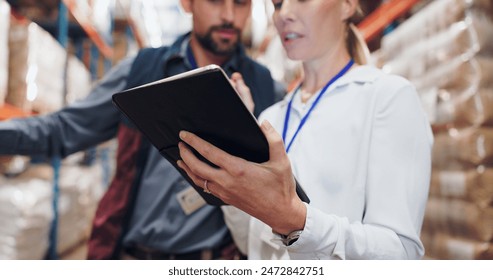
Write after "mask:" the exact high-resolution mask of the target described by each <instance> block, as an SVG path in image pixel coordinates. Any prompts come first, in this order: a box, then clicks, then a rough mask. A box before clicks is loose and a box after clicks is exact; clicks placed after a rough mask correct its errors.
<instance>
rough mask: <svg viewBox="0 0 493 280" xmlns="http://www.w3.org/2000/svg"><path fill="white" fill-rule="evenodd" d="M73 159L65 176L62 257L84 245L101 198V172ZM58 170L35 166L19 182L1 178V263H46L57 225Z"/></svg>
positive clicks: (62, 186)
mask: <svg viewBox="0 0 493 280" xmlns="http://www.w3.org/2000/svg"><path fill="white" fill-rule="evenodd" d="M77 156H80V155H76V156H72V158H69V159H66V160H65V161H64V164H63V165H62V168H61V170H60V178H59V187H60V197H59V201H58V217H59V218H58V219H59V220H58V238H57V251H58V253H59V254H62V253H64V252H67V251H68V250H69V249H72V248H74V247H76V246H77V245H78V244H80V243H81V242H84V241H85V240H86V239H87V237H88V233H89V230H90V225H91V223H92V219H93V216H94V212H95V209H96V206H97V202H98V201H99V198H100V197H101V195H102V191H103V187H102V185H101V183H102V180H101V174H100V173H101V168H100V166H98V165H93V166H89V167H81V166H79V165H78V164H74V162H73V158H74V157H77ZM52 199H53V169H52V168H51V166H50V165H46V164H37V165H32V166H30V167H29V168H28V170H27V171H25V172H23V173H22V174H21V175H19V176H17V177H15V178H6V177H4V176H1V175H0V223H1V224H2V227H0V259H17V260H20V259H43V258H44V257H45V255H46V253H47V249H48V246H49V242H50V241H49V232H50V227H51V223H52V220H53V216H54V214H53V206H52Z"/></svg>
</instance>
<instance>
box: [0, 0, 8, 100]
mask: <svg viewBox="0 0 493 280" xmlns="http://www.w3.org/2000/svg"><path fill="white" fill-rule="evenodd" d="M9 22H10V6H9V5H8V4H7V2H5V0H0V107H2V105H3V103H4V101H5V96H6V95H7V78H8V73H9V71H8V66H9V64H8V62H9V48H8V43H7V42H8V34H9Z"/></svg>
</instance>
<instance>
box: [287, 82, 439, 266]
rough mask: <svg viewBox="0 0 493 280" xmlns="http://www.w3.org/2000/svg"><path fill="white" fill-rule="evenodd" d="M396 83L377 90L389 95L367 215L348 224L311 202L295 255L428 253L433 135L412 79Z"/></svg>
mask: <svg viewBox="0 0 493 280" xmlns="http://www.w3.org/2000/svg"><path fill="white" fill-rule="evenodd" d="M394 82H395V81H394ZM395 84H396V83H394V85H395ZM397 84H398V85H400V87H394V88H396V90H391V89H390V90H389V86H388V85H387V88H385V87H384V88H377V90H381V91H386V93H385V94H381V95H379V97H377V103H376V104H377V105H376V110H375V112H376V113H375V116H374V120H373V123H372V126H373V127H372V133H371V137H370V141H371V142H370V150H369V162H368V178H367V183H366V184H367V185H366V194H365V196H366V197H365V211H364V214H363V219H362V220H361V221H356V222H350V221H349V220H348V219H347V218H345V217H340V216H336V215H333V214H328V213H324V212H322V211H320V210H318V209H316V208H315V207H313V206H311V205H307V217H306V224H305V228H304V231H303V233H302V235H301V237H300V238H299V239H298V241H296V242H295V243H294V244H292V245H291V246H289V247H287V249H288V252H289V254H290V257H291V258H292V259H419V258H421V257H422V256H423V255H424V248H423V245H422V243H421V241H420V238H419V235H420V231H421V226H422V221H423V217H424V211H425V206H426V200H427V196H428V188H429V182H430V173H431V147H432V144H433V136H432V132H431V129H430V125H429V122H428V121H427V119H426V116H425V114H424V112H423V110H422V108H421V104H420V101H419V98H418V96H417V93H416V90H415V89H414V87H413V86H412V85H410V84H409V83H408V82H404V85H403V83H402V82H399V81H398V83H397ZM390 88H391V87H390ZM389 91H390V92H389ZM348 203H350V202H349V201H348Z"/></svg>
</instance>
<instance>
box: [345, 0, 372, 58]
mask: <svg viewBox="0 0 493 280" xmlns="http://www.w3.org/2000/svg"><path fill="white" fill-rule="evenodd" d="M361 18H363V11H362V10H361V7H360V6H359V4H358V7H357V8H356V12H355V13H354V14H353V15H352V16H351V17H350V18H349V19H348V20H347V24H348V25H347V38H346V47H347V49H348V51H349V55H350V56H351V57H352V58H353V59H354V61H355V62H356V63H358V64H367V63H368V61H369V59H370V50H369V49H368V45H367V44H366V42H365V39H364V38H363V36H362V35H361V33H360V32H359V30H358V28H357V27H356V25H354V22H357V21H358V20H360V19H361Z"/></svg>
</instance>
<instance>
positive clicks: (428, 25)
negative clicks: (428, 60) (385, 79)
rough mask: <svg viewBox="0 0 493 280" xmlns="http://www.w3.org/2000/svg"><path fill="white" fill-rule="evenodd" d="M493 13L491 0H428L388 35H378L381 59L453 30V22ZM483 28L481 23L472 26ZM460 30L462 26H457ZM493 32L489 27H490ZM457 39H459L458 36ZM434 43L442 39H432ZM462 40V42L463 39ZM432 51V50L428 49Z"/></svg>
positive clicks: (389, 57)
mask: <svg viewBox="0 0 493 280" xmlns="http://www.w3.org/2000/svg"><path fill="white" fill-rule="evenodd" d="M488 14H489V15H491V14H493V2H492V1H491V0H437V1H432V2H431V3H430V4H429V5H427V6H426V7H425V8H424V9H423V10H421V11H419V12H418V13H417V14H415V15H414V16H413V17H412V18H411V19H410V20H407V21H406V22H404V23H402V24H401V25H400V26H399V28H398V29H396V30H395V31H393V32H392V33H391V35H390V36H385V37H384V38H382V48H381V49H382V53H383V55H384V60H386V61H389V60H393V59H395V58H397V57H401V56H402V52H403V51H405V50H408V49H409V46H413V45H415V44H416V42H419V43H421V42H425V41H427V40H428V39H432V40H433V39H435V38H436V37H437V36H440V35H439V34H441V33H442V32H443V31H444V30H449V32H457V31H460V30H457V28H458V27H452V28H451V26H453V25H457V26H460V25H462V26H463V25H464V23H466V24H468V23H467V21H469V20H471V19H475V20H476V21H477V20H482V19H483V18H484V17H487V15H488ZM476 27H478V28H480V29H482V30H483V32H484V30H487V29H486V28H483V27H482V26H481V25H478V26H476ZM459 29H462V28H459ZM490 31H491V32H493V30H490ZM459 38H462V40H461V39H459ZM459 38H458V37H452V38H451V39H452V40H457V42H458V43H459V44H460V42H461V41H462V42H467V40H468V39H467V38H465V37H460V36H459ZM436 39H437V41H438V42H437V44H440V43H441V42H443V39H444V38H441V39H440V38H436ZM464 40H465V41H464ZM429 50H430V51H432V49H429Z"/></svg>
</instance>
